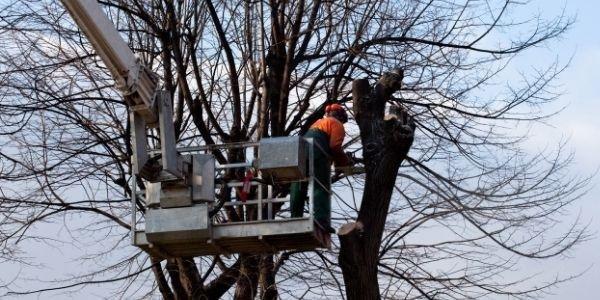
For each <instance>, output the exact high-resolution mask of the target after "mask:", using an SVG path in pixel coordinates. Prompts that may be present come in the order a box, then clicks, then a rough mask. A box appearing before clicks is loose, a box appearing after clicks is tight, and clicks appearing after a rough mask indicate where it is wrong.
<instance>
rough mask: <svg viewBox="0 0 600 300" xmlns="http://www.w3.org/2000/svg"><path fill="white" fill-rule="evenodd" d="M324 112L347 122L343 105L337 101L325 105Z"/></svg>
mask: <svg viewBox="0 0 600 300" xmlns="http://www.w3.org/2000/svg"><path fill="white" fill-rule="evenodd" d="M325 114H326V115H327V116H332V117H334V118H336V119H338V120H340V122H342V123H346V122H348V114H347V113H346V110H345V109H344V107H343V106H341V105H339V104H337V103H333V104H329V105H327V106H325Z"/></svg>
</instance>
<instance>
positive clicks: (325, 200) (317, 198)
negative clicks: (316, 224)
mask: <svg viewBox="0 0 600 300" xmlns="http://www.w3.org/2000/svg"><path fill="white" fill-rule="evenodd" d="M304 137H307V138H313V142H314V146H313V151H314V164H313V165H314V176H315V183H314V188H313V199H314V202H313V204H314V216H315V219H316V220H318V221H320V222H322V223H325V224H327V225H329V224H330V218H331V197H330V194H329V192H330V190H331V184H330V176H331V162H330V160H329V157H330V156H329V152H330V150H329V138H328V137H327V134H325V133H324V132H322V131H320V130H313V129H311V130H309V131H308V132H307V133H306V134H305V135H304ZM317 145H318V146H317ZM323 151H325V153H324V152H323ZM317 181H318V182H317ZM307 194H308V183H307V182H306V181H303V182H295V183H292V185H291V187H290V210H291V213H292V217H293V218H298V217H302V215H303V213H304V206H305V203H306V200H307Z"/></svg>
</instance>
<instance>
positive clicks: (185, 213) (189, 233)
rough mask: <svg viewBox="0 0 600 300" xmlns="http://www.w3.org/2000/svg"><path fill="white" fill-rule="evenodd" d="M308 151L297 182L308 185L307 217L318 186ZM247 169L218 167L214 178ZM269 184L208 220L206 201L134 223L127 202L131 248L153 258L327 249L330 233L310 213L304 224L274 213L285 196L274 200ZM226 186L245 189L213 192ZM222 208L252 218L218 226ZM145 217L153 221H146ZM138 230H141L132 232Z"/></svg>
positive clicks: (241, 165)
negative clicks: (140, 228)
mask: <svg viewBox="0 0 600 300" xmlns="http://www.w3.org/2000/svg"><path fill="white" fill-rule="evenodd" d="M305 142H306V143H308V144H309V145H311V144H312V139H307V140H306V141H305ZM257 146H258V143H256V142H254V143H252V142H251V143H239V144H225V145H220V147H234V148H235V147H239V148H246V149H254V150H256V147H257ZM212 147H215V146H212ZM216 147H219V146H216ZM308 148H309V149H310V150H309V151H308V152H309V153H307V154H308V168H307V169H308V170H307V171H308V172H307V173H308V174H306V175H307V176H306V177H303V178H302V179H301V180H300V181H305V182H306V183H307V188H308V195H307V196H308V201H307V202H308V211H309V212H312V211H313V207H314V206H313V195H312V194H313V193H312V191H313V189H314V184H319V183H318V181H317V180H316V179H315V178H314V176H313V163H312V158H313V157H314V153H312V147H308ZM198 150H210V149H209V148H206V149H198ZM180 152H187V153H194V152H195V153H198V152H199V151H189V150H188V151H185V150H184V151H182V150H180ZM251 167H252V162H251V161H247V162H238V163H231V164H227V165H218V166H217V167H216V172H217V173H218V172H223V171H224V170H227V169H230V168H236V169H239V168H251ZM213 170H214V169H213ZM286 171H287V170H286ZM213 172H214V171H213ZM286 174H287V173H286ZM269 178H273V177H269ZM269 182H271V181H269V180H265V179H264V178H258V180H256V181H252V182H250V184H251V186H253V188H254V189H255V190H256V198H255V199H247V200H242V201H240V200H239V199H235V200H234V199H232V201H227V202H225V203H223V206H222V208H221V210H220V211H219V212H218V213H217V214H216V215H214V216H212V217H209V214H208V211H210V210H211V209H212V208H213V207H214V206H213V204H214V203H213V202H212V201H208V202H201V203H194V204H192V205H191V206H188V207H179V208H167V209H160V208H153V209H152V211H149V212H147V213H146V214H147V215H146V220H145V222H144V221H143V220H140V219H137V218H136V211H135V202H134V201H133V199H132V209H133V214H132V220H131V224H132V232H131V238H132V243H133V244H134V245H135V246H137V247H139V248H141V249H142V250H144V251H146V252H147V253H149V254H150V255H152V256H154V257H156V258H169V257H194V256H203V255H223V254H225V255H226V254H233V253H249V254H261V253H274V252H278V251H284V250H297V251H309V250H315V249H318V248H331V236H330V234H329V232H327V231H326V230H325V229H323V228H322V227H321V226H319V225H317V224H316V223H315V222H314V219H313V217H312V213H309V214H308V216H306V214H305V216H306V217H303V218H290V217H289V213H285V214H281V213H276V212H275V209H274V207H275V205H277V206H281V205H283V204H284V203H286V202H289V196H288V197H277V196H276V195H274V191H273V190H274V186H273V184H274V183H269ZM288 183H289V181H288ZM246 184H248V182H247V183H246ZM225 185H226V186H227V187H228V188H231V189H237V188H240V187H242V186H243V185H244V183H243V182H241V181H239V180H229V181H227V182H222V183H219V184H216V185H214V187H212V188H220V187H225ZM132 189H135V185H134V186H132ZM233 198H236V197H233ZM155 202H156V201H155ZM161 206H162V204H161ZM226 208H227V209H236V210H241V211H242V212H247V213H249V212H250V211H251V210H253V211H254V213H255V215H254V216H253V217H252V218H253V219H252V220H244V219H242V220H239V221H237V222H226V223H223V220H226V218H224V216H225V214H224V210H225V209H226ZM258 208H261V209H258ZM149 213H152V215H155V216H157V217H152V218H149ZM243 215H244V214H243ZM138 222H141V223H138ZM138 225H141V227H142V228H145V229H144V230H139V229H137V227H138Z"/></svg>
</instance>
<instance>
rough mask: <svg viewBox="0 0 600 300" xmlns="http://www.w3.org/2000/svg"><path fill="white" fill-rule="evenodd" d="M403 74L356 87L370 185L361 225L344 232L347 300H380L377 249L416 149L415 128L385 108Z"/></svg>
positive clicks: (342, 245)
mask: <svg viewBox="0 0 600 300" xmlns="http://www.w3.org/2000/svg"><path fill="white" fill-rule="evenodd" d="M402 78H403V72H402V71H401V70H396V71H395V72H393V73H386V74H384V75H383V76H382V77H381V79H380V80H379V82H378V83H377V84H376V85H375V86H374V87H373V88H371V86H370V85H369V82H368V81H367V80H366V79H359V80H355V81H354V82H353V85H352V99H353V102H354V114H355V118H356V121H357V123H358V126H359V128H360V135H361V141H362V145H363V156H364V162H365V171H366V181H365V189H364V193H363V198H362V202H361V206H360V210H359V213H358V218H357V221H356V222H354V223H349V224H346V225H344V226H342V228H341V229H340V232H339V238H340V255H339V258H338V259H339V263H340V267H341V268H342V273H343V276H344V282H345V286H346V295H347V297H348V299H349V300H354V299H380V295H379V284H378V282H377V263H378V261H379V246H380V245H381V238H382V236H383V230H384V228H385V222H386V217H387V213H388V208H389V205H390V200H391V196H392V192H393V189H394V184H395V182H396V175H397V173H398V168H399V167H400V163H401V162H402V160H403V159H404V158H405V157H406V154H407V153H408V150H409V149H410V146H411V145H412V141H413V135H414V129H415V125H414V122H413V120H412V118H410V117H409V116H408V114H407V113H406V111H404V110H403V109H402V108H400V107H398V106H393V107H392V108H391V110H390V114H389V115H387V116H384V110H385V104H386V102H387V100H389V98H390V96H391V95H392V94H393V93H394V92H395V91H397V90H398V89H400V85H401V82H402Z"/></svg>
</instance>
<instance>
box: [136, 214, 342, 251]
mask: <svg viewBox="0 0 600 300" xmlns="http://www.w3.org/2000/svg"><path fill="white" fill-rule="evenodd" d="M135 244H136V245H137V246H138V247H140V248H142V249H143V250H144V251H146V252H148V253H149V254H151V255H152V256H155V257H157V258H168V257H182V256H183V257H186V256H202V255H218V254H231V253H253V254H254V253H274V252H277V251H283V250H314V249H315V248H330V247H331V238H330V235H329V233H327V232H326V231H325V230H323V229H322V228H321V227H319V226H318V225H315V223H314V221H313V219H312V218H296V219H281V220H270V221H250V222H243V223H231V224H227V223H225V224H216V225H213V226H212V239H206V240H204V241H198V242H186V243H171V244H162V245H152V244H150V243H148V241H147V240H146V234H145V232H144V231H136V233H135Z"/></svg>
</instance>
